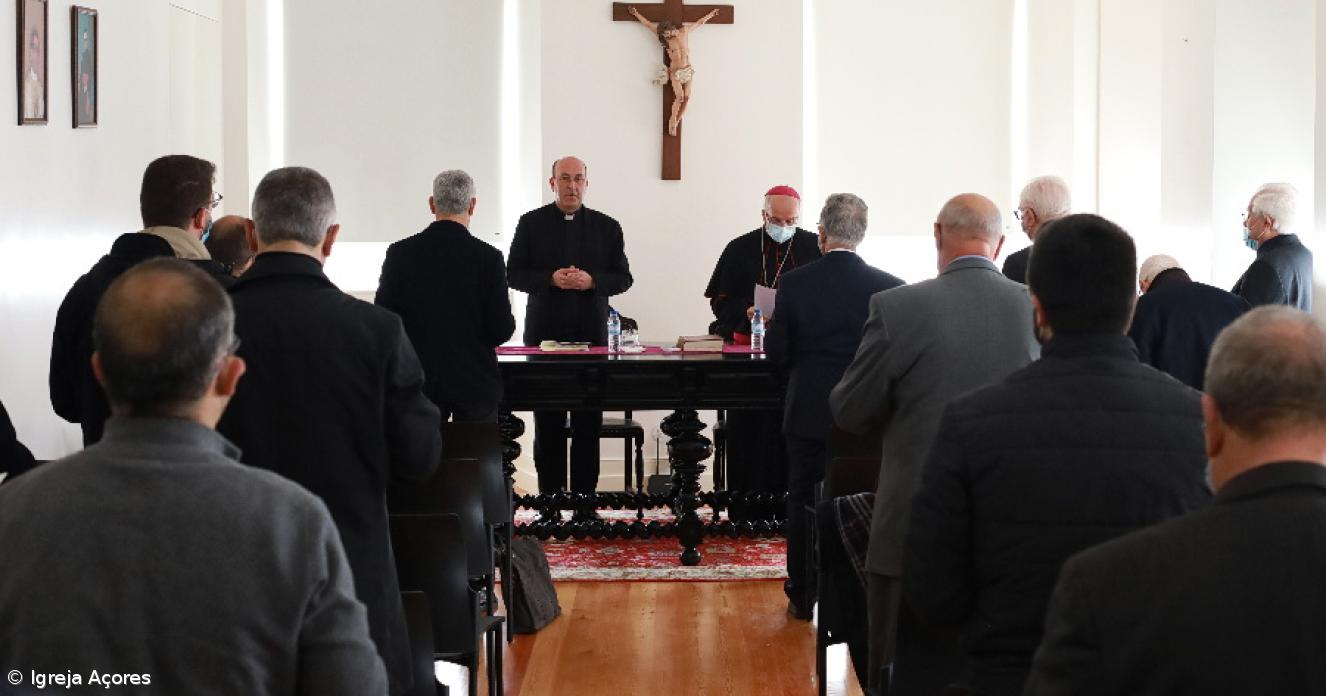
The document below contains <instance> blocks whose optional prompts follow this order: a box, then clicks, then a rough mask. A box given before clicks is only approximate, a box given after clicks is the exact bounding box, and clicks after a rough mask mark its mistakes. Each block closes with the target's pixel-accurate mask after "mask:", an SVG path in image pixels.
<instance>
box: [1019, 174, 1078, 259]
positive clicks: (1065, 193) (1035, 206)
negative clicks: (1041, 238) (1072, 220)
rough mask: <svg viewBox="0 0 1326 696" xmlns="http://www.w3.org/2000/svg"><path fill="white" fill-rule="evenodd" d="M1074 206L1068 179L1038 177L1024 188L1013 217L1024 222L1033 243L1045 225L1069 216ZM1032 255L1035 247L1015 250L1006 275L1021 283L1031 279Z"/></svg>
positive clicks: (1025, 230)
mask: <svg viewBox="0 0 1326 696" xmlns="http://www.w3.org/2000/svg"><path fill="white" fill-rule="evenodd" d="M1072 209H1073V197H1072V193H1071V192H1070V191H1069V190H1068V182H1066V181H1064V180H1063V179H1061V178H1059V177H1057V176H1038V177H1036V178H1035V179H1032V180H1031V181H1028V182H1027V185H1026V186H1024V187H1022V194H1021V195H1020V196H1018V209H1017V210H1015V211H1013V216H1014V217H1016V218H1017V219H1018V222H1020V223H1021V224H1022V231H1023V232H1025V233H1026V235H1027V239H1030V240H1031V242H1032V244H1035V243H1036V235H1037V234H1038V233H1039V232H1040V229H1041V227H1042V226H1043V225H1044V224H1045V223H1047V222H1050V221H1052V220H1058V219H1059V218H1061V217H1063V216H1065V215H1067V214H1068V213H1069V212H1070V211H1071V210H1072ZM1030 257H1031V246H1028V247H1027V248H1025V249H1022V250H1021V251H1015V252H1013V253H1012V254H1009V255H1008V258H1006V259H1004V275H1005V276H1008V277H1009V279H1011V280H1016V281H1017V282H1019V283H1024V284H1025V283H1026V282H1027V259H1028V258H1030Z"/></svg>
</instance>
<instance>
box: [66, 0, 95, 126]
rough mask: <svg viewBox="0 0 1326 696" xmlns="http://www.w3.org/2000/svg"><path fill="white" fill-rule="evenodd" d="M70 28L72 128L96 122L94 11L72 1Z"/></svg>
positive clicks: (91, 124)
mask: <svg viewBox="0 0 1326 696" xmlns="http://www.w3.org/2000/svg"><path fill="white" fill-rule="evenodd" d="M69 12H70V22H69V25H70V26H71V27H72V28H73V34H74V36H73V41H72V42H71V45H72V47H73V55H72V56H71V57H70V65H71V66H72V67H73V85H74V128H92V127H94V126H96V125H97V11H96V10H94V9H91V8H88V7H79V6H77V5H74V6H73V7H71V8H69Z"/></svg>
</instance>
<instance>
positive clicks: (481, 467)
mask: <svg viewBox="0 0 1326 696" xmlns="http://www.w3.org/2000/svg"><path fill="white" fill-rule="evenodd" d="M453 425H456V424H448V426H447V429H446V430H444V431H443V438H444V439H443V442H444V443H445V442H446V437H447V436H448V433H450V434H451V435H452V439H453V442H456V443H457V444H454V445H453V446H452V449H451V450H450V452H448V450H447V448H446V445H445V444H444V446H443V458H442V461H441V462H440V463H439V464H438V467H437V471H436V472H434V473H433V475H432V476H430V477H429V478H428V479H427V480H425V481H423V482H420V483H413V482H400V481H393V482H392V483H391V484H390V485H389V486H388V488H387V510H388V511H389V512H390V513H391V514H445V513H452V514H455V515H456V516H457V517H458V518H459V520H460V526H461V530H462V532H463V533H464V535H465V540H466V542H465V548H466V554H467V556H466V558H467V566H468V569H469V577H470V579H471V581H472V582H473V583H474V584H475V586H476V587H480V588H482V589H483V590H484V603H483V604H484V606H485V607H486V608H487V612H488V614H489V615H492V614H494V613H495V612H496V604H497V597H496V592H495V584H496V578H495V573H494V569H495V567H496V563H495V557H494V549H493V547H494V543H493V528H492V527H490V526H489V525H488V518H487V516H486V515H485V512H486V511H485V505H484V503H485V494H486V490H485V489H491V488H493V487H494V486H497V485H502V487H503V489H504V488H505V486H504V484H498V483H496V482H494V481H493V480H492V478H493V474H494V469H493V464H492V463H491V462H488V463H487V464H488V465H487V466H485V462H484V461H482V460H480V459H477V458H468V457H458V456H452V455H458V454H463V453H467V451H468V450H470V449H473V447H477V445H473V446H472V445H470V444H466V445H465V446H461V445H460V443H461V442H463V439H462V434H464V433H466V432H470V430H469V429H468V428H466V427H459V428H456V427H453ZM459 425H461V426H469V425H471V424H459ZM493 429H494V432H495V431H496V426H493ZM498 459H499V463H498V464H496V467H497V469H496V476H497V477H501V470H500V467H501V464H500V455H499V457H498ZM485 479H488V480H487V481H485ZM488 495H492V493H491V492H489V493H488Z"/></svg>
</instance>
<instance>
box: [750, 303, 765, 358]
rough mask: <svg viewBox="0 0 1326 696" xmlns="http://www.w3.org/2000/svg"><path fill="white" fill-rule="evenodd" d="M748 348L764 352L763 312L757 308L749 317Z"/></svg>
mask: <svg viewBox="0 0 1326 696" xmlns="http://www.w3.org/2000/svg"><path fill="white" fill-rule="evenodd" d="M750 349H751V350H753V351H755V352H756V353H763V352H764V313H763V312H761V311H760V310H758V309H757V310H755V315H754V316H752V317H751V318H750Z"/></svg>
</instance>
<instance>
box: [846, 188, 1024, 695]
mask: <svg viewBox="0 0 1326 696" xmlns="http://www.w3.org/2000/svg"><path fill="white" fill-rule="evenodd" d="M1001 228H1002V223H1001V221H1000V218H999V209H998V208H996V207H995V205H994V203H992V202H991V201H990V200H989V199H988V198H986V197H984V196H980V195H977V194H973V193H968V194H963V195H960V196H957V197H955V198H953V199H951V200H949V201H948V202H947V203H945V204H944V207H943V209H941V210H940V211H939V218H938V219H937V221H936V222H935V228H934V229H935V232H934V234H935V246H936V248H937V250H938V256H939V259H938V266H939V270H940V275H939V277H938V278H935V279H933V280H927V281H925V282H922V283H917V284H915V285H906V286H903V287H901V288H895V289H893V290H888V291H885V292H881V293H879V294H878V295H875V296H874V297H872V298H871V299H870V317H869V319H867V320H866V325H865V328H864V331H863V334H862V337H861V347H860V348H858V349H857V351H856V357H855V358H854V359H853V360H852V364H851V365H850V366H849V367H848V368H847V372H846V373H845V374H844V375H843V378H842V381H840V382H838V386H836V387H834V388H833V391H832V392H831V393H830V395H829V405H830V406H831V407H832V409H833V417H834V421H835V422H837V424H838V426H839V427H841V428H843V429H845V430H849V431H852V432H865V431H866V430H868V429H869V428H870V427H871V426H872V425H876V424H884V426H885V427H884V443H883V459H882V462H881V467H880V472H879V483H878V485H877V490H876V496H875V509H874V514H873V517H872V519H871V527H870V546H869V549H868V551H867V554H866V570H867V583H866V584H867V588H866V592H867V604H868V607H869V621H870V629H869V633H870V688H871V690H872V693H884V689H885V688H886V685H887V684H888V680H889V676H888V673H889V666H890V665H891V664H892V663H894V661H895V655H896V657H897V663H898V664H897V667H898V668H897V670H896V673H895V674H894V679H893V685H894V688H895V690H894V691H893V692H892V693H895V694H912V693H937V692H939V691H941V690H942V689H943V687H944V686H945V685H946V684H948V682H949V681H950V680H952V679H953V678H954V677H955V676H956V677H957V678H961V677H962V674H961V670H962V665H961V661H960V660H958V659H957V658H958V655H957V652H956V646H953V645H949V644H948V643H949V642H950V641H949V640H947V639H946V638H947V637H943V638H941V637H932V636H925V635H923V634H921V633H920V632H919V631H918V632H917V633H915V634H912V631H913V630H914V629H913V626H914V624H915V622H914V620H912V619H911V615H910V614H909V613H908V610H907V608H906V607H905V606H903V605H902V603H901V598H902V582H901V577H902V565H903V563H902V555H903V542H904V540H905V539H906V536H907V526H908V524H909V522H910V520H911V500H912V495H913V494H915V492H916V489H917V488H918V487H919V485H920V482H921V469H922V465H923V464H924V463H925V458H926V455H927V454H929V451H930V443H931V442H932V441H933V440H934V436H935V430H936V429H938V427H939V415H940V413H941V412H942V411H943V409H944V407H945V406H947V405H948V403H949V401H951V400H953V398H955V397H956V396H958V395H959V394H962V393H964V392H968V391H971V390H972V389H975V388H977V387H981V386H984V385H986V384H990V383H991V382H994V381H996V380H999V379H1001V378H1003V377H1005V376H1007V375H1008V374H1010V373H1012V372H1013V371H1014V370H1017V369H1018V368H1021V367H1023V366H1025V365H1026V364H1027V363H1029V362H1031V361H1032V360H1035V359H1036V357H1037V356H1038V355H1039V354H1040V347H1039V346H1038V345H1037V344H1036V339H1035V334H1034V332H1033V329H1032V322H1031V299H1030V298H1029V296H1028V295H1027V288H1026V287H1025V286H1023V285H1020V284H1018V283H1015V282H1013V281H1011V280H1009V279H1008V278H1005V277H1003V276H1002V275H1000V274H999V269H998V268H997V267H996V266H995V265H994V259H995V258H997V257H998V256H999V249H1000V247H1002V246H1003V243H1004V235H1003V232H1002V231H1001ZM900 617H901V618H903V619H904V621H903V623H902V630H901V632H902V633H903V635H901V636H899V635H898V634H899V629H898V626H899V618H900ZM909 663H910V664H909ZM922 664H924V665H925V666H924V667H922V666H921V665H922Z"/></svg>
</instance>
